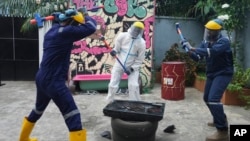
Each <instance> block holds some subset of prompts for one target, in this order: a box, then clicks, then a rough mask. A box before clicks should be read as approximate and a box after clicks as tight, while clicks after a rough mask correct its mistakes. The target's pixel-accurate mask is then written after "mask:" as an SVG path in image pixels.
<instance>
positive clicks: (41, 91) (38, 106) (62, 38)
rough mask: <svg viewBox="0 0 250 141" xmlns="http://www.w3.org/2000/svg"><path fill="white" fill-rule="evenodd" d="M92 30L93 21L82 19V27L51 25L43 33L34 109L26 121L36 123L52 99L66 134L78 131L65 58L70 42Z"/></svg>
mask: <svg viewBox="0 0 250 141" xmlns="http://www.w3.org/2000/svg"><path fill="white" fill-rule="evenodd" d="M95 31H96V21H95V20H94V19H92V18H91V17H88V16H86V17H85V24H81V25H77V26H76V25H67V26H62V25H60V24H53V25H52V27H51V29H50V30H49V31H48V32H47V33H46V34H45V37H44V43H43V58H42V61H41V64H40V68H39V70H38V72H37V74H36V87H37V96H36V103H35V108H34V109H32V111H31V113H30V115H29V116H28V120H29V121H30V122H36V121H37V120H38V119H39V118H40V117H41V116H42V114H43V112H44V110H45V109H46V107H47V106H48V104H49V102H50V100H51V99H52V100H53V101H54V103H55V104H56V105H57V107H58V108H59V110H60V112H61V114H62V115H63V117H64V120H65V123H66V125H67V127H68V129H69V131H78V130H81V129H82V125H81V117H80V112H79V110H78V108H77V106H76V104H75V101H74V99H73V97H72V94H71V92H70V90H69V89H68V87H67V86H66V84H65V82H66V80H67V77H68V69H69V63H70V61H69V59H70V54H71V48H72V46H73V42H75V41H78V40H80V39H83V38H85V37H87V36H89V35H91V34H93V33H94V32H95Z"/></svg>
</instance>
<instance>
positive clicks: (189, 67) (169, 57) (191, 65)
mask: <svg viewBox="0 0 250 141" xmlns="http://www.w3.org/2000/svg"><path fill="white" fill-rule="evenodd" d="M162 61H163V62H168V61H181V62H185V63H186V65H185V66H186V68H185V86H193V84H194V78H195V70H196V64H197V63H196V62H195V61H193V60H192V59H191V58H190V57H189V55H188V54H187V53H186V52H184V51H182V49H180V47H179V45H178V44H177V43H174V44H173V45H172V46H171V47H170V49H169V50H167V51H166V52H165V58H164V59H163V60H162Z"/></svg>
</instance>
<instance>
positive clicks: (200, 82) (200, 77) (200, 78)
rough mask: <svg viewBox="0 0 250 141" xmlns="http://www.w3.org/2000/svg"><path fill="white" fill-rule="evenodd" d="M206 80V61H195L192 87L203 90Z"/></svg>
mask: <svg viewBox="0 0 250 141" xmlns="http://www.w3.org/2000/svg"><path fill="white" fill-rule="evenodd" d="M205 82H206V63H205V60H201V61H199V62H198V63H197V66H196V71H195V80H194V86H193V87H194V88H196V89H197V90H199V91H201V92H204V88H205Z"/></svg>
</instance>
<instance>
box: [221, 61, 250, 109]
mask: <svg viewBox="0 0 250 141" xmlns="http://www.w3.org/2000/svg"><path fill="white" fill-rule="evenodd" d="M229 96H234V98H233V100H232V101H226V98H227V97H228V99H229ZM222 102H223V103H224V104H226V105H245V107H246V108H250V68H247V69H244V68H242V67H240V66H239V65H238V64H237V63H235V72H234V75H233V78H232V81H231V82H230V84H229V85H228V87H227V90H226V91H225V93H224V95H223V98H222Z"/></svg>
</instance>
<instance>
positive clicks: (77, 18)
mask: <svg viewBox="0 0 250 141" xmlns="http://www.w3.org/2000/svg"><path fill="white" fill-rule="evenodd" d="M72 18H73V19H74V20H75V21H77V22H79V23H81V24H84V22H85V19H84V16H83V14H82V13H81V12H77V14H76V15H74V16H72Z"/></svg>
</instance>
